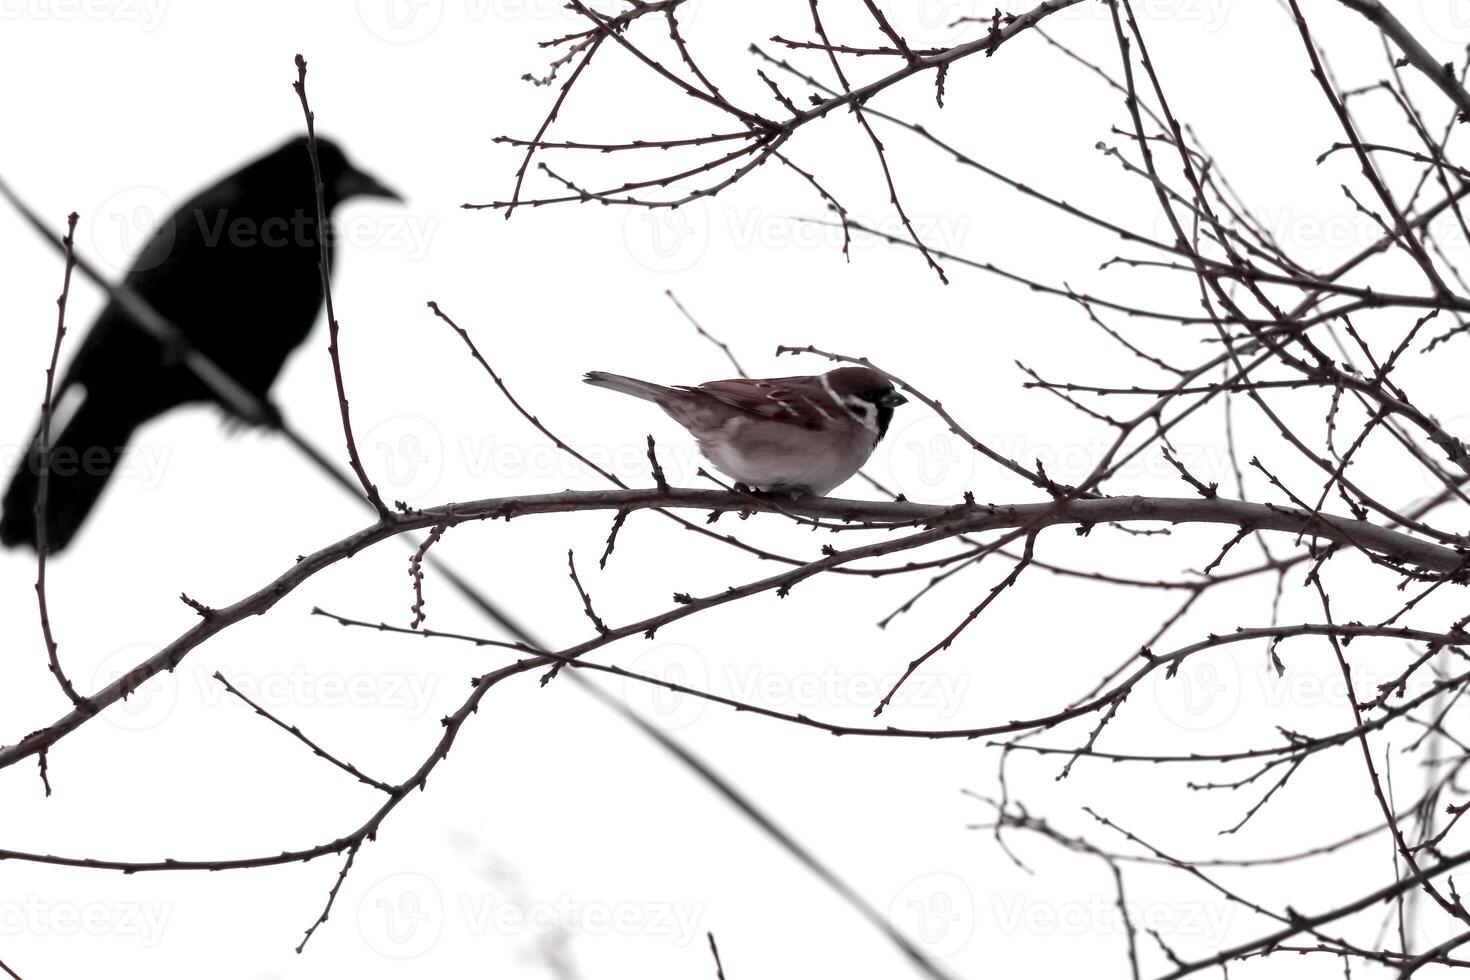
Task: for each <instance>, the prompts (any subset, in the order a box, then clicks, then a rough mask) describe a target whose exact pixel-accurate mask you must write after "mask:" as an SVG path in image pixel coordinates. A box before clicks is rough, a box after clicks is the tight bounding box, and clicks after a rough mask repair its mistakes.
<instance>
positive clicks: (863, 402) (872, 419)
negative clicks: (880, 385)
mask: <svg viewBox="0 0 1470 980" xmlns="http://www.w3.org/2000/svg"><path fill="white" fill-rule="evenodd" d="M842 404H844V405H846V406H847V408H848V411H850V412H852V414H853V415H854V416H856V417H857V420H858V421H859V422H861V423H862V424H863V428H864V429H867V430H868V431H869V432H871V433H872V434H873V435H874V436H876V435H878V406H877V405H874V404H873V403H872V402H870V401H868V400H867V399H866V398H858V397H857V396H856V395H854V396H853V397H851V398H847V399H845V400H844V401H843V402H842Z"/></svg>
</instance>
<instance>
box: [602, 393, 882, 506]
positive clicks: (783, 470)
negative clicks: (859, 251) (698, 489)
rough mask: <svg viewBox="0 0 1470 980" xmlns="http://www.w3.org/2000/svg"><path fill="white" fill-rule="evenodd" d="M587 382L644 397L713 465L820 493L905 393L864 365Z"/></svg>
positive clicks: (746, 480)
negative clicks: (797, 373) (780, 374)
mask: <svg viewBox="0 0 1470 980" xmlns="http://www.w3.org/2000/svg"><path fill="white" fill-rule="evenodd" d="M583 380H585V381H586V382H587V383H588V384H590V385H597V386H598V387H600V388H611V389H612V390H613V391H621V392H622V393H623V394H625V395H632V396H633V397H635V398H642V399H644V400H645V401H651V402H653V403H654V404H655V405H657V406H658V407H659V408H661V409H663V410H664V411H665V412H668V413H669V415H671V416H672V417H673V419H674V421H676V422H678V423H679V424H680V425H682V426H684V428H686V429H688V430H689V431H690V432H691V433H693V435H694V438H695V439H697V440H698V441H699V450H700V452H702V453H704V455H705V457H706V458H707V459H708V460H709V461H710V462H711V463H714V464H715V466H716V467H718V468H719V470H720V471H721V472H722V473H724V474H726V475H727V476H729V477H730V478H731V479H733V480H735V481H736V482H738V483H743V484H745V485H746V486H748V487H751V488H753V489H756V490H765V491H774V492H780V493H790V494H798V495H799V494H812V495H815V496H822V495H823V494H826V493H828V492H829V491H831V490H832V489H833V488H835V487H837V486H838V485H839V484H842V483H845V482H846V481H847V479H848V478H849V477H851V476H852V475H853V474H854V473H856V472H857V471H858V469H859V467H861V466H862V465H863V464H864V463H866V462H867V461H868V457H869V456H870V455H872V453H873V447H874V446H876V445H878V440H879V439H882V438H883V435H884V433H886V432H887V431H888V423H889V422H891V421H892V420H893V409H894V408H895V407H897V406H899V405H902V404H903V403H904V402H906V401H908V399H907V398H905V397H903V396H902V395H900V394H899V393H898V392H897V391H895V390H894V387H893V383H892V382H891V381H889V380H888V379H887V378H886V377H884V376H883V375H881V374H879V373H878V372H877V371H874V370H872V369H871V368H865V367H841V368H837V369H836V370H835V371H828V372H827V373H826V374H819V375H814V376H812V377H801V378H769V379H766V380H756V379H754V378H736V379H733V380H730V381H708V382H706V383H704V384H702V385H700V386H698V387H697V388H690V387H685V386H682V385H680V386H677V387H672V388H670V387H665V386H664V385H656V384H652V383H650V382H647V381H639V380H637V379H635V378H625V377H623V376H622V375H619V374H608V373H606V372H603V371H589V372H588V373H587V376H586V378H584V379H583Z"/></svg>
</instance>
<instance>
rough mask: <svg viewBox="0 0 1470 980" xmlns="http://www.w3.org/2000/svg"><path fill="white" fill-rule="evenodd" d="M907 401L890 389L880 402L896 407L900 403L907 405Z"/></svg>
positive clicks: (889, 406)
mask: <svg viewBox="0 0 1470 980" xmlns="http://www.w3.org/2000/svg"><path fill="white" fill-rule="evenodd" d="M908 402H909V400H908V399H907V398H905V397H903V396H902V395H900V394H899V393H898V392H896V391H890V392H889V393H888V394H886V395H884V396H883V402H882V404H883V405H884V406H885V407H887V408H897V407H898V406H900V405H907V404H908Z"/></svg>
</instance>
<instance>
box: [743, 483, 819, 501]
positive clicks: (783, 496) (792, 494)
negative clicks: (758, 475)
mask: <svg viewBox="0 0 1470 980" xmlns="http://www.w3.org/2000/svg"><path fill="white" fill-rule="evenodd" d="M737 488H738V486H737ZM750 493H751V496H754V497H767V498H770V499H772V500H777V501H780V502H782V503H796V502H797V501H798V500H802V499H804V498H806V497H810V496H812V492H811V490H809V489H808V488H806V487H795V486H785V485H778V486H771V487H762V488H761V489H759V490H752V491H750Z"/></svg>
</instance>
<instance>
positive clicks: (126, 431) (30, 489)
mask: <svg viewBox="0 0 1470 980" xmlns="http://www.w3.org/2000/svg"><path fill="white" fill-rule="evenodd" d="M64 393H65V394H66V395H69V396H76V395H80V394H82V393H81V391H80V390H79V389H76V388H73V389H71V390H70V391H65V392H64ZM114 400H115V399H114ZM57 401H58V407H59V408H60V409H61V410H62V414H59V415H54V416H53V417H52V420H51V466H50V476H49V477H48V478H47V480H46V550H47V551H48V552H56V551H60V550H61V549H62V548H64V547H66V545H67V543H68V542H69V541H71V539H72V536H73V535H75V534H76V533H77V529H78V528H80V527H81V526H82V522H83V521H84V520H86V517H87V515H88V514H89V513H91V511H92V508H93V507H94V506H95V505H96V503H97V498H98V497H100V496H101V495H102V488H103V487H105V486H106V485H107V481H108V480H109V479H111V477H112V474H113V472H114V470H116V468H117V463H118V459H119V457H120V455H121V454H122V451H123V449H124V448H125V447H126V446H127V443H128V439H129V438H130V437H131V436H132V434H133V430H134V429H136V428H137V427H138V425H140V424H141V423H142V422H143V421H144V420H143V419H141V418H136V417H135V414H136V413H130V412H127V411H125V410H121V411H120V410H119V407H118V406H116V405H108V404H106V402H107V401H108V399H104V398H98V397H94V396H92V395H91V394H90V393H88V394H87V395H85V396H83V397H82V399H81V404H80V405H79V406H77V408H76V411H75V413H74V414H71V416H70V417H63V415H64V413H65V411H66V409H67V408H69V407H70V406H69V405H67V404H66V403H67V402H68V401H69V399H68V398H59V399H58V400H57ZM41 463H42V457H41V432H40V427H39V426H37V430H36V434H35V435H34V436H33V437H32V438H31V444H30V446H29V447H28V448H27V449H26V452H25V455H24V456H22V457H21V459H20V462H19V464H18V465H17V466H16V468H15V474H14V475H13V476H11V478H10V486H9V487H8V488H7V489H6V491H5V498H4V511H3V513H0V544H3V545H5V546H6V547H8V548H13V547H16V546H17V545H30V546H32V547H34V546H35V543H36V496H37V493H38V491H39V489H40V473H41Z"/></svg>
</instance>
